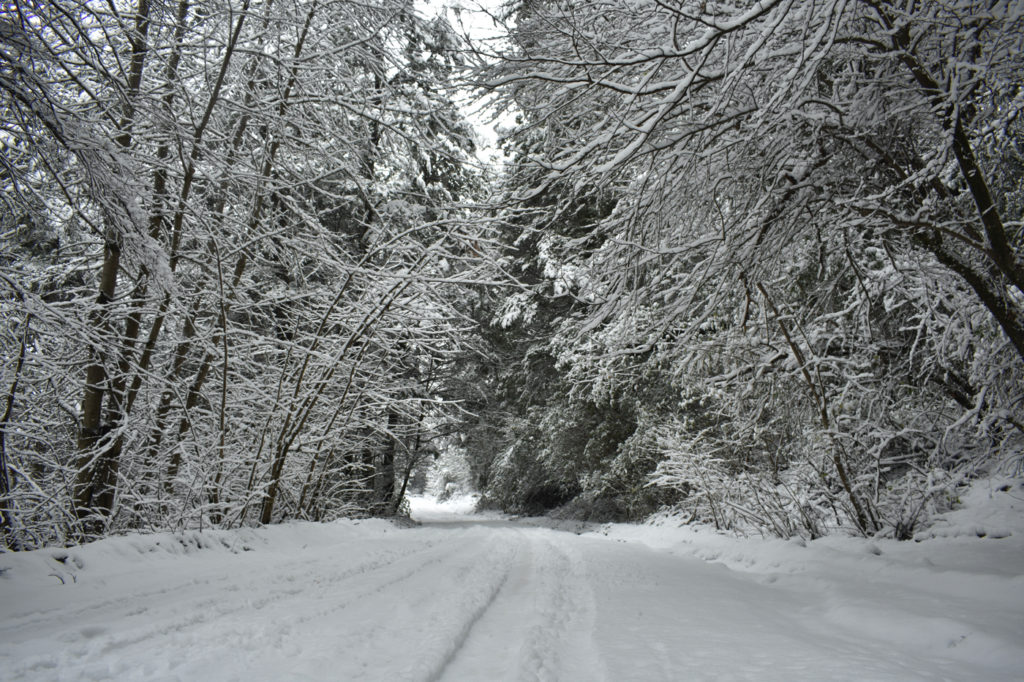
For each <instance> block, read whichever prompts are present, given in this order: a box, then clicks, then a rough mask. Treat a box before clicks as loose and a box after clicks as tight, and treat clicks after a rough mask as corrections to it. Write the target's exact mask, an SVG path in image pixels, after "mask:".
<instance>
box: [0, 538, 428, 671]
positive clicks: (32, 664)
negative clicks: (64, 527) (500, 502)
mask: <svg viewBox="0 0 1024 682" xmlns="http://www.w3.org/2000/svg"><path fill="white" fill-rule="evenodd" d="M439 544H441V541H440V540H429V541H427V542H426V543H424V546H422V547H419V548H417V549H415V550H413V551H396V550H395V549H393V548H387V549H384V550H382V551H381V552H380V554H378V555H376V556H374V557H373V558H371V559H369V560H364V561H362V562H360V563H358V564H355V565H353V566H349V567H345V568H343V569H342V570H340V571H337V572H332V573H325V572H324V571H323V570H322V568H321V567H322V566H323V565H325V564H331V563H336V559H335V558H333V557H314V558H312V560H311V559H309V558H307V559H305V560H298V561H296V560H289V561H288V562H286V563H285V564H283V565H282V566H280V567H279V568H280V569H282V570H283V571H284V573H282V574H278V575H277V576H276V577H275V579H274V580H273V586H274V588H273V591H271V592H270V593H268V594H265V595H263V596H261V597H259V598H257V599H255V600H253V599H250V598H249V597H247V596H245V595H240V596H241V597H242V599H240V600H236V601H234V602H232V603H226V602H225V601H224V599H223V597H224V595H225V594H232V593H237V592H240V591H241V589H242V588H238V589H235V590H227V589H224V588H220V587H217V586H219V585H221V584H223V583H225V582H227V581H229V580H235V579H236V577H235V576H233V575H226V576H212V577H208V578H205V579H193V580H190V581H188V582H187V583H185V584H184V585H177V586H173V587H165V588H161V589H159V590H146V591H143V592H138V593H134V594H130V595H126V596H125V597H124V598H123V599H118V600H105V601H102V602H100V603H98V604H90V605H87V606H84V607H82V608H78V609H75V610H73V611H70V612H66V613H65V612H61V613H59V620H60V622H79V623H83V625H79V626H77V627H76V628H75V629H74V630H73V631H71V632H69V633H68V635H67V636H66V637H67V638H68V639H71V641H72V644H71V646H69V647H67V648H66V649H64V650H63V651H62V652H61V654H60V659H59V660H57V661H55V660H54V656H53V655H46V656H34V657H31V658H29V659H27V660H24V661H21V662H20V664H19V665H13V666H11V667H9V668H8V672H10V673H12V674H13V675H14V677H13V679H23V678H28V677H30V676H31V675H32V674H40V673H45V672H50V673H54V672H55V669H66V668H67V667H68V666H74V667H78V666H87V665H89V663H90V662H91V661H94V660H103V659H104V658H109V657H110V655H112V654H115V652H119V651H121V650H124V649H130V648H132V647H135V646H138V645H146V644H147V643H149V642H151V641H153V640H155V639H157V638H164V637H168V636H171V635H174V634H179V633H187V632H189V631H195V632H196V635H195V636H194V637H191V638H189V639H190V640H197V639H201V638H202V635H201V634H199V632H198V631H199V630H201V629H202V628H203V627H204V626H207V625H213V626H218V624H219V623H221V622H223V621H224V619H226V618H229V617H231V616H233V615H237V614H240V613H243V612H245V611H262V610H264V609H265V608H266V607H268V606H273V605H277V604H282V603H284V602H285V601H287V600H289V599H291V598H294V597H296V596H297V595H300V594H303V593H305V592H307V591H308V590H309V589H310V588H309V586H308V585H307V586H305V587H298V586H296V584H299V585H301V584H302V583H303V582H305V581H307V580H308V579H309V575H310V573H312V574H314V575H316V576H317V577H318V578H320V580H319V581H318V582H317V584H316V588H315V589H316V590H317V591H319V592H321V593H328V592H329V591H330V590H331V589H332V588H335V587H337V586H339V585H344V584H346V583H349V582H351V581H352V580H354V579H357V578H358V577H360V576H363V575H367V574H375V573H379V572H381V571H383V570H384V569H387V568H388V567H390V566H394V565H397V564H401V563H402V562H405V561H412V562H413V565H412V566H411V568H409V569H408V570H405V571H402V572H401V573H400V574H399V575H398V576H393V575H386V576H382V577H383V580H381V581H380V582H377V581H374V583H373V584H371V585H369V586H366V587H364V588H363V589H362V590H360V591H358V592H347V591H342V594H344V595H345V597H346V599H345V600H344V603H334V604H332V605H331V606H330V607H328V608H323V609H321V610H320V613H321V615H322V614H323V613H328V612H331V611H336V610H338V609H341V608H345V607H346V606H348V605H350V604H352V603H354V602H357V601H359V600H361V599H365V598H367V597H371V596H372V595H374V594H378V593H381V592H383V591H384V590H386V589H387V588H388V587H391V586H393V585H395V584H397V583H399V582H401V581H403V580H407V579H409V578H411V577H412V576H414V575H416V574H417V573H418V572H419V571H420V570H422V568H423V567H424V566H426V565H430V564H435V563H440V562H442V561H444V560H445V558H446V557H445V554H444V553H443V550H444V548H442V550H441V551H439V552H438V556H435V557H432V558H431V559H429V560H428V561H422V560H421V557H422V555H424V554H426V553H428V552H430V551H431V550H436V548H437V546H438V545H439ZM317 569H320V570H317ZM281 585H291V586H285V587H283V588H281V587H278V586H281ZM183 589H184V590H188V589H192V590H193V591H195V590H197V589H202V590H203V592H202V593H201V594H188V595H187V597H186V599H184V600H183V601H179V602H177V603H176V604H175V608H174V610H173V611H172V612H171V613H170V614H167V615H166V616H164V618H163V620H162V621H161V620H158V621H157V622H156V623H154V624H152V625H150V626H148V627H144V628H142V629H141V630H140V629H136V630H134V631H133V632H132V633H131V634H127V635H123V634H117V633H115V634H113V635H107V633H108V627H107V626H105V625H91V624H87V623H93V622H96V623H104V622H106V620H107V619H108V618H110V617H114V618H118V617H120V618H121V619H122V620H123V616H124V615H127V614H124V607H125V602H130V603H131V602H137V601H138V600H140V599H146V600H149V599H153V598H154V597H160V596H163V595H167V594H169V593H173V592H176V591H180V590H183ZM212 596H216V597H217V598H219V601H217V602H214V603H213V604H211V603H210V600H211V597H212ZM229 599H230V597H229ZM211 606H213V607H214V608H213V609H212V610H211V608H210V607H211ZM118 607H120V608H118ZM54 611H58V609H49V610H48V611H46V612H42V613H35V614H32V615H33V616H37V617H35V618H33V619H32V620H31V621H30V622H29V623H26V622H25V620H24V619H22V620H20V621H18V620H16V621H15V622H13V623H10V622H9V625H5V626H4V627H3V628H0V640H2V639H5V638H4V637H3V635H4V634H5V633H6V632H8V631H10V632H22V633H23V632H24V630H23V629H24V628H25V627H26V626H27V625H37V626H39V625H44V626H52V625H53V624H54V621H53V619H54V618H55V616H58V614H54V613H53V612H54ZM132 611H133V612H134V613H135V615H139V616H143V617H145V618H152V617H153V612H151V611H149V610H148V609H142V610H139V609H138V608H134V609H132ZM181 612H184V615H182V613H181ZM26 615H27V614H26ZM46 616H49V618H47V617H46ZM168 616H169V618H168ZM315 617H316V615H309V614H306V615H305V616H304V617H302V618H301V619H300V620H301V621H305V620H311V619H313V618H315ZM258 622H259V619H257V621H256V623H257V624H258ZM275 625H276V626H281V625H282V624H281V623H280V622H278V623H276V624H275ZM256 626H257V625H256V624H254V625H253V626H252V627H256ZM285 626H287V624H285ZM245 629H246V630H248V629H251V628H245ZM235 634H236V635H238V637H239V638H242V639H244V637H245V634H246V633H245V632H236V633H235ZM76 635H77V636H76ZM83 640H84V641H83ZM65 671H66V670H65ZM33 679H34V678H33Z"/></svg>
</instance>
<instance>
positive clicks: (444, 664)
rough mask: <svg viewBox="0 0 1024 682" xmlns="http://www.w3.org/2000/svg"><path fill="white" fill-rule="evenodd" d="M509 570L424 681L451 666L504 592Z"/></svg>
mask: <svg viewBox="0 0 1024 682" xmlns="http://www.w3.org/2000/svg"><path fill="white" fill-rule="evenodd" d="M522 544H523V543H521V542H520V543H519V545H518V546H517V547H516V551H515V552H514V553H513V554H512V557H511V558H512V559H513V560H515V559H517V558H518V555H519V551H520V547H521V546H522ZM511 572H512V569H511V566H509V567H508V568H506V569H505V570H504V572H503V573H502V574H501V579H500V580H499V581H498V582H497V583H495V584H493V585H491V586H490V590H489V592H488V593H487V595H486V599H485V601H484V602H483V603H482V604H481V605H480V606H479V608H477V609H475V610H474V611H472V612H471V614H470V617H469V619H468V620H467V621H466V622H465V623H464V625H463V626H462V629H461V630H459V632H458V633H457V634H456V636H455V638H454V639H453V640H452V643H451V646H450V647H449V649H448V651H446V652H445V653H444V656H443V658H442V660H441V661H440V663H439V664H438V665H437V666H436V667H435V668H434V670H432V671H430V673H428V674H427V676H426V678H425V679H426V682H438V680H440V679H441V678H442V677H443V676H444V674H445V672H446V671H447V670H448V668H449V667H451V665H452V662H453V661H454V660H455V659H456V657H457V656H458V655H459V652H460V651H462V648H463V647H464V646H465V645H466V640H468V639H469V636H470V633H472V631H473V628H474V627H476V625H477V623H479V622H480V619H481V618H483V616H484V614H486V613H487V612H488V611H489V610H490V609H491V608H492V607H493V606H494V603H495V602H496V601H497V600H498V597H499V596H501V594H502V592H504V590H505V588H506V586H507V585H508V582H509V576H510V575H511Z"/></svg>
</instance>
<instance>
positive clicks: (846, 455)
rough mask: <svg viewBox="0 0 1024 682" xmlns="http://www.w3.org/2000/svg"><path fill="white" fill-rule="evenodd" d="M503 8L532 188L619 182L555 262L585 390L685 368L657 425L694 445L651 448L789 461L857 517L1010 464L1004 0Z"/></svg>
mask: <svg viewBox="0 0 1024 682" xmlns="http://www.w3.org/2000/svg"><path fill="white" fill-rule="evenodd" d="M509 20H510V21H511V22H513V23H514V26H513V27H512V28H511V48H510V49H509V50H508V51H507V52H505V53H502V54H495V55H490V56H489V57H490V58H489V59H485V60H482V61H481V67H480V71H479V74H478V82H479V84H480V85H481V87H483V88H484V89H485V90H486V91H487V92H489V93H490V94H491V96H492V97H495V98H496V102H497V105H496V106H499V107H506V108H511V109H514V110H519V111H522V112H523V116H522V119H521V120H522V125H521V127H520V129H519V131H518V132H517V133H516V134H517V135H519V136H526V135H529V136H531V137H533V138H538V139H541V140H543V143H542V144H539V145H537V146H536V148H535V149H531V150H530V161H531V162H532V163H533V167H534V168H535V169H536V171H535V175H534V177H535V180H534V181H533V183H532V184H531V185H530V186H529V187H525V188H523V189H522V190H521V191H520V193H519V195H520V199H521V200H523V201H529V200H530V199H531V198H532V197H535V196H538V195H540V194H542V193H543V192H545V191H547V190H548V188H550V187H552V186H555V185H556V184H557V185H559V186H564V187H569V188H572V189H574V190H575V191H577V192H580V193H589V192H592V191H593V189H592V188H604V189H607V190H614V191H615V192H616V193H617V194H618V196H620V197H622V198H621V199H620V200H619V202H618V203H617V205H616V207H615V210H614V212H613V213H612V214H611V215H609V216H608V217H607V218H605V219H603V220H600V221H598V222H597V223H595V225H594V226H593V229H592V230H590V231H588V232H587V233H586V234H585V235H581V236H578V237H577V238H575V239H567V240H563V243H562V245H561V248H559V249H558V253H559V254H560V256H559V258H560V262H559V263H557V264H556V265H554V266H552V267H554V268H556V269H561V270H563V271H569V270H571V271H573V272H574V273H576V275H575V280H576V281H577V282H579V283H580V287H579V290H578V291H577V293H576V295H577V297H578V298H580V299H582V300H585V301H586V302H587V305H586V306H585V307H583V308H580V309H578V311H577V312H576V314H574V315H573V316H572V317H571V318H570V320H568V321H567V322H566V323H565V324H563V325H562V327H561V331H560V335H559V338H557V339H555V341H554V342H553V343H554V344H555V345H557V347H558V348H560V352H559V356H558V366H559V367H560V368H561V369H562V371H564V372H566V373H567V376H569V377H570V378H571V381H572V382H573V383H574V385H576V386H578V387H580V388H581V389H583V388H589V389H591V390H594V391H599V390H605V388H606V385H607V384H608V382H611V383H612V384H614V385H618V386H629V385H631V384H633V383H635V382H636V381H638V380H639V379H640V378H641V377H642V376H643V368H645V367H647V366H648V363H650V362H655V361H657V362H659V363H662V365H663V366H665V363H668V365H669V370H668V371H669V373H670V375H671V376H673V378H674V381H675V384H676V391H677V392H678V393H677V395H678V396H679V398H678V400H677V401H676V405H675V407H674V408H671V409H668V410H667V411H666V412H665V413H664V414H662V415H661V416H660V417H661V418H662V419H667V420H670V421H672V422H673V423H677V424H679V427H678V431H679V432H680V433H682V434H684V435H685V434H687V433H688V434H689V436H687V438H688V440H687V439H686V438H684V440H686V442H687V443H689V444H690V445H688V446H687V447H686V448H682V449H680V448H679V447H677V446H673V447H674V448H675V449H669V450H663V452H662V455H661V456H662V457H665V458H667V460H668V461H671V460H672V459H673V458H677V459H678V458H683V459H685V458H686V457H689V455H687V454H685V453H686V452H688V451H690V447H691V445H693V444H696V443H713V444H714V445H713V447H712V452H713V453H714V456H715V457H716V458H718V459H721V460H723V461H724V462H725V464H726V467H725V469H723V470H724V471H728V472H730V473H731V475H732V476H739V475H741V474H743V473H744V472H756V473H757V474H758V476H760V477H762V479H763V480H766V481H767V484H771V485H782V484H789V483H792V485H793V486H796V482H792V481H787V480H784V479H785V478H786V476H797V474H799V476H798V478H799V479H800V485H806V486H810V487H811V488H813V490H812V491H811V493H809V494H811V496H812V497H814V495H818V497H817V498H816V499H819V501H821V500H823V502H821V503H820V504H817V503H816V504H817V506H816V511H815V514H819V515H822V516H832V518H833V522H834V523H847V522H852V523H853V525H854V526H855V527H856V528H858V529H859V530H860V531H861V532H865V533H873V532H877V531H885V532H891V533H894V534H896V535H899V536H906V535H907V534H908V533H909V532H911V531H910V529H912V527H913V525H914V523H916V521H915V520H914V519H916V518H920V514H921V513H923V512H922V510H923V508H924V507H926V506H927V505H928V504H931V503H932V502H933V501H934V500H936V499H938V498H941V497H942V492H941V491H942V490H944V489H945V488H944V485H946V484H934V485H933V483H932V482H934V481H935V479H936V477H939V478H941V477H942V476H943V475H947V474H948V472H949V471H951V470H957V471H961V472H963V471H966V470H967V469H970V468H971V467H975V466H990V465H993V464H996V465H998V464H1000V463H1002V464H1004V465H1008V466H1013V463H1014V462H1019V458H1020V452H1021V443H1022V437H1024V432H1022V430H1021V425H1022V415H1021V412H1020V407H1019V406H1020V404H1021V403H1020V397H1021V394H1020V389H1019V387H1020V385H1021V378H1022V369H1024V363H1022V360H1024V336H1022V334H1021V331H1022V330H1024V326H1022V321H1024V306H1022V305H1021V303H1020V302H1021V300H1022V299H1021V294H1022V289H1021V285H1022V283H1024V282H1022V280H1021V275H1022V273H1024V270H1022V258H1021V249H1022V246H1024V245H1022V242H1021V234H1022V232H1021V229H1020V225H1021V222H1020V220H1021V216H1020V206H1019V202H1018V199H1019V196H1020V186H1019V177H1017V179H1016V180H1014V179H1013V178H1014V177H1015V175H1014V171H1013V169H1014V168H1017V167H1019V164H1020V158H1021V148H1020V120H1019V111H1020V104H1021V100H1020V93H1021V90H1020V79H1019V73H1020V71H1021V67H1022V64H1021V60H1022V57H1021V55H1022V54H1024V51H1022V49H1021V48H1022V45H1021V41H1022V40H1024V30H1022V29H1024V26H1022V23H1021V22H1022V18H1021V16H1020V15H1019V13H1018V12H1016V11H1015V10H1014V6H1013V3H1007V2H994V3H983V2H972V1H968V0H965V1H962V2H948V3H945V2H926V3H922V2H912V1H911V2H896V3H881V2H871V1H869V0H863V1H857V0H850V1H847V0H766V1H764V2H758V3H753V4H744V3H739V4H737V3H729V2H688V1H686V0H679V1H678V2H653V1H652V2H644V1H641V2H629V3H625V2H616V1H613V0H609V1H608V2H600V3H587V4H585V5H579V4H577V3H564V2H543V1H541V2H526V3H519V4H516V5H514V6H513V7H512V11H511V13H510V15H509ZM693 410H696V411H697V412H696V414H697V415H703V416H699V418H696V417H695V418H696V421H693V420H692V419H690V418H689V417H687V416H686V415H688V414H690V413H692V412H693ZM688 420H689V421H688ZM686 424H690V426H686ZM709 438H710V439H711V440H710V441H709V440H708V439H709ZM662 442H667V441H665V440H664V439H662ZM673 442H675V441H673ZM677 445H678V443H677ZM723 458H724V459H723ZM968 463H969V464H968ZM667 471H668V470H667V469H666V470H664V471H663V474H665V475H663V476H660V477H658V478H657V479H656V480H657V481H659V482H661V483H664V484H666V485H671V484H672V476H670V475H668V474H667V473H666V472H667ZM801 472H802V473H801ZM936 472H946V474H942V473H936ZM947 478H948V475H947ZM952 478H953V479H956V476H953V477H952ZM692 484H693V481H688V482H686V485H685V486H680V487H679V490H680V491H683V490H684V489H685V490H688V489H690V488H691V487H692ZM908 486H909V487H908ZM773 489H774V488H773ZM819 493H820V494H819ZM681 494H685V493H682V492H681ZM796 506H798V505H796ZM796 506H794V510H793V511H792V513H793V514H794V515H797V516H799V515H800V514H802V512H801V511H800V510H799V509H796ZM915 509H916V510H917V511H914V510H915ZM787 513H788V512H787Z"/></svg>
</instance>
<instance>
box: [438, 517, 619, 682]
mask: <svg viewBox="0 0 1024 682" xmlns="http://www.w3.org/2000/svg"><path fill="white" fill-rule="evenodd" d="M514 532H515V536H514V537H515V538H516V541H517V545H518V547H519V548H520V549H519V551H518V552H517V555H516V560H515V561H514V562H513V563H512V565H510V566H509V567H508V570H507V573H506V575H505V576H504V579H503V581H502V583H501V585H500V589H497V590H495V591H494V592H492V593H491V594H490V595H489V596H490V598H489V599H488V601H487V603H486V605H485V607H484V608H481V609H479V610H478V611H476V612H474V613H473V617H472V619H471V620H470V621H469V622H468V623H467V627H466V628H465V629H464V631H463V632H462V634H461V636H460V638H459V641H458V646H457V647H456V648H455V649H454V650H453V651H452V652H451V654H450V656H449V657H448V658H447V659H446V660H445V662H444V667H443V668H441V669H439V670H437V671H436V672H435V673H433V674H432V675H431V676H430V677H428V678H427V679H429V680H431V681H434V680H452V681H453V682H454V681H456V680H466V679H504V680H517V681H518V680H529V681H531V682H547V681H549V680H567V679H573V680H575V679H579V680H584V679H585V680H588V682H589V681H591V680H602V679H604V677H605V674H604V670H603V666H601V665H600V662H599V657H598V655H597V653H596V650H595V647H594V644H593V631H594V613H595V608H594V597H593V594H592V591H591V587H590V581H589V577H588V576H587V575H586V574H585V573H584V571H583V570H582V568H581V563H580V561H579V560H578V558H576V557H574V556H573V555H572V554H571V553H570V552H568V551H567V549H566V548H564V547H563V543H562V542H559V541H558V540H559V537H558V536H556V535H549V534H548V533H547V532H546V531H542V530H537V529H530V530H528V531H523V530H516V531H514ZM507 534H508V532H507V531H506V536H507ZM567 537H568V536H567ZM572 537H573V539H575V536H572Z"/></svg>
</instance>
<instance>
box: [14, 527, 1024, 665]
mask: <svg viewBox="0 0 1024 682" xmlns="http://www.w3.org/2000/svg"><path fill="white" fill-rule="evenodd" d="M426 520H427V523H426V524H425V525H424V526H423V527H420V528H410V529H400V528H395V527H392V526H389V525H387V524H385V523H384V522H375V521H369V522H363V523H361V524H357V523H353V522H341V523H338V524H326V525H316V524H288V525H285V526H278V527H271V528H266V529H260V530H250V531H234V532H231V533H209V532H207V533H203V534H198V533H186V534H184V535H170V534H165V535H156V536H132V537H127V538H111V539H108V540H104V541H102V542H100V543H94V544H93V545H90V546H86V547H82V548H77V549H73V550H41V551H38V552H33V553H25V554H21V555H11V554H8V555H2V556H0V569H3V577H0V678H2V679H5V680H51V679H52V680H93V679H102V680H247V681H248V680H274V681H278V680H388V681H393V680H565V681H577V680H578V681H581V682H583V681H591V680H608V681H614V682H618V681H621V680H715V679H720V680H828V679H849V680H915V679H923V680H938V679H948V680H998V679H1019V676H1020V674H1021V673H1020V671H1021V669H1022V667H1021V666H1024V658H1022V652H1024V624H1022V618H1024V612H1022V610H1021V606H1022V604H1021V598H1020V596H1019V595H1020V594H1021V592H1022V590H1021V588H1022V587H1024V584H1022V582H1021V578H1020V576H1019V573H1017V572H1016V570H1015V569H1014V570H1007V571H1005V574H1003V575H997V574H993V573H992V572H984V571H983V572H978V571H970V572H966V571H965V569H964V568H963V566H961V567H960V568H956V567H955V566H954V565H953V564H955V563H956V562H955V561H953V560H952V559H950V560H949V562H947V564H948V565H944V566H935V565H934V564H933V565H931V566H927V567H926V566H922V565H919V563H920V562H918V561H917V559H916V558H915V557H914V556H911V555H907V556H906V557H904V558H901V557H900V556H899V553H898V552H894V556H893V557H892V558H883V557H880V556H877V555H876V554H874V553H872V552H863V553H859V554H852V555H850V556H847V557H846V558H844V556H846V555H844V554H843V553H842V551H840V549H836V548H833V549H831V550H830V549H829V548H828V547H826V548H825V549H824V550H820V551H816V552H812V553H810V554H808V556H809V557H810V559H808V560H807V561H805V562H804V563H803V564H799V565H797V564H793V565H786V564H785V560H784V559H783V560H780V561H779V562H776V563H777V564H778V565H775V564H773V563H772V562H771V560H769V559H767V558H766V557H770V556H771V553H770V552H768V553H766V551H765V550H759V551H758V552H756V553H754V554H751V555H750V556H756V557H757V560H756V561H755V560H751V561H748V562H747V563H748V566H747V568H748V569H749V568H751V567H752V566H755V565H756V567H757V570H743V569H742V566H741V564H743V559H742V553H741V552H740V553H737V552H738V550H735V551H734V552H733V556H734V558H735V559H736V561H734V562H733V564H734V565H733V566H731V567H730V566H729V565H728V564H729V562H722V561H716V562H708V561H705V560H702V559H701V558H698V557H697V556H695V555H694V554H695V552H694V551H683V552H680V551H668V550H667V549H653V548H651V547H649V546H647V545H645V544H643V543H639V542H633V541H626V539H624V538H621V537H619V538H617V537H616V536H615V533H611V534H610V535H608V536H604V535H600V534H596V535H582V536H578V535H576V534H574V533H571V532H562V531H555V530H550V529H546V528H540V527H531V526H526V525H517V524H514V523H510V522H506V521H501V520H494V519H492V520H484V521H479V522H466V520H465V519H462V520H458V519H456V518H454V517H448V518H443V517H438V516H434V517H430V516H429V515H428V516H427V519H426ZM894 544H895V543H894ZM906 544H907V543H903V545H906ZM688 546H690V547H692V544H691V545H688ZM773 546H774V547H776V548H777V549H776V551H777V552H782V554H780V555H779V556H786V555H787V554H786V553H793V552H796V554H793V556H800V554H799V552H801V551H802V552H804V553H808V552H809V548H803V547H796V546H794V545H793V543H780V544H778V545H773ZM871 547H872V548H874V547H875V546H874V545H871ZM1016 547H1017V546H1016V545H1014V546H1010V545H1007V546H1006V547H1005V550H1006V551H1008V552H1010V554H1008V555H1007V559H1006V560H1007V561H1010V562H1012V561H1014V558H1013V557H1014V556H1017V555H1016V554H1015V552H1016V551H1017V550H1016ZM778 548H781V549H778ZM703 551H710V550H707V548H705V550H703ZM715 551H718V552H719V553H722V550H721V549H719V550H715ZM879 551H880V550H879ZM887 551H888V548H887ZM830 552H831V553H832V554H834V555H835V556H834V557H833V558H832V559H828V558H827V557H828V556H830ZM726 554H727V552H726ZM954 555H955V553H954ZM942 556H946V555H942ZM951 556H952V555H951ZM822 557H826V558H824V559H823V558H822ZM851 557H852V559H851ZM941 560H942V559H941V558H940V561H941ZM1017 561H1018V562H1019V558H1018V559H1017ZM872 562H874V563H872ZM872 566H875V568H874V569H873V568H872ZM1015 568H1019V565H1018V566H1017V567H1015ZM737 569H739V570H737ZM965 576H967V583H969V584H964V581H965ZM61 580H63V581H64V583H66V584H61ZM1000 593H1002V595H1001V596H1000ZM986 595H988V596H986Z"/></svg>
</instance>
